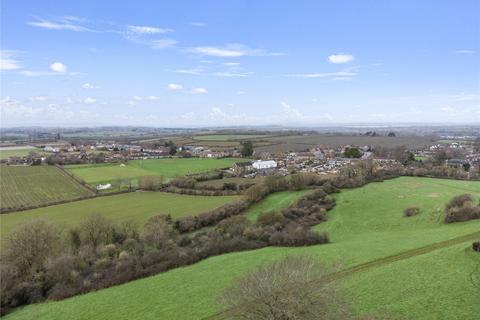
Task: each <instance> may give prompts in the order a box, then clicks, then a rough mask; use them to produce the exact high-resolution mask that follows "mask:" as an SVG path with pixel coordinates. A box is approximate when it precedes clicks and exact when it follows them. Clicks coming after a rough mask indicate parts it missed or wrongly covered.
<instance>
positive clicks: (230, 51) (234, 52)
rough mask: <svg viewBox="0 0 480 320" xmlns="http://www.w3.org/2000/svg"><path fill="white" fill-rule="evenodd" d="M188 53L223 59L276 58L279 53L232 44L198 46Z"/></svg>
mask: <svg viewBox="0 0 480 320" xmlns="http://www.w3.org/2000/svg"><path fill="white" fill-rule="evenodd" d="M189 51H190V52H193V53H197V54H200V55H206V56H212V57H224V58H238V57H243V56H278V55H284V54H283V53H279V52H268V51H266V50H264V49H253V48H249V47H248V46H245V45H243V44H238V43H233V44H227V45H225V46H219V47H216V46H200V47H194V48H190V49H189Z"/></svg>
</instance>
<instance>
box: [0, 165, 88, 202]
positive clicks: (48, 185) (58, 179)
mask: <svg viewBox="0 0 480 320" xmlns="http://www.w3.org/2000/svg"><path fill="white" fill-rule="evenodd" d="M0 193H1V209H2V210H7V209H8V210H10V209H20V208H26V207H32V206H42V205H47V204H51V203H56V202H59V201H68V200H75V199H80V198H84V197H89V196H92V195H94V192H92V191H91V190H89V189H88V188H86V187H84V186H82V185H81V184H79V183H78V182H77V181H75V179H73V178H72V177H70V176H69V175H68V174H66V173H65V172H63V171H62V170H61V169H59V168H57V167H54V166H0Z"/></svg>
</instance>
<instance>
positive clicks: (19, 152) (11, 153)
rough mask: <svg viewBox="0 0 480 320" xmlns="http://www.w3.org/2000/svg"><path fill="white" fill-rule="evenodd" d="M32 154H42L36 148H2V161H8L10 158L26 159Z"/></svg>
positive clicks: (0, 150)
mask: <svg viewBox="0 0 480 320" xmlns="http://www.w3.org/2000/svg"><path fill="white" fill-rule="evenodd" d="M30 152H41V150H40V149H38V148H35V147H29V146H26V147H16V148H15V147H0V160H3V159H8V158H10V157H24V156H28V155H29V154H30Z"/></svg>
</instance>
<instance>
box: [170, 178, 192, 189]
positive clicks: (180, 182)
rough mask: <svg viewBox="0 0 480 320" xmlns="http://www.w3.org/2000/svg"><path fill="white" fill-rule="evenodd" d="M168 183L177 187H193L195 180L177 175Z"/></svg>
mask: <svg viewBox="0 0 480 320" xmlns="http://www.w3.org/2000/svg"><path fill="white" fill-rule="evenodd" d="M170 184H171V185H172V186H174V187H177V188H185V189H194V188H195V185H196V184H197V180H195V179H193V178H189V177H177V178H175V179H173V180H172V181H171V182H170Z"/></svg>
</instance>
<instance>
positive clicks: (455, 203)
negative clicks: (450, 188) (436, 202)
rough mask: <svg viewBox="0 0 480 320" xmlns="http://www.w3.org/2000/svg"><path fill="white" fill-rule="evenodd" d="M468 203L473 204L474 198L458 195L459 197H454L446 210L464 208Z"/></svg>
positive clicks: (468, 195)
mask: <svg viewBox="0 0 480 320" xmlns="http://www.w3.org/2000/svg"><path fill="white" fill-rule="evenodd" d="M467 202H473V199H472V196H471V195H470V194H467V193H465V194H461V195H458V196H455V197H453V198H452V199H451V200H450V201H449V202H448V203H447V206H446V208H445V209H446V210H448V209H451V208H454V207H457V208H459V207H463V206H464V205H465V203H467Z"/></svg>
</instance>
